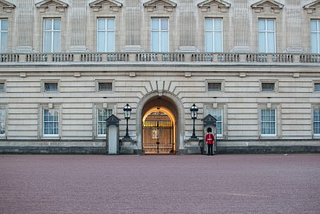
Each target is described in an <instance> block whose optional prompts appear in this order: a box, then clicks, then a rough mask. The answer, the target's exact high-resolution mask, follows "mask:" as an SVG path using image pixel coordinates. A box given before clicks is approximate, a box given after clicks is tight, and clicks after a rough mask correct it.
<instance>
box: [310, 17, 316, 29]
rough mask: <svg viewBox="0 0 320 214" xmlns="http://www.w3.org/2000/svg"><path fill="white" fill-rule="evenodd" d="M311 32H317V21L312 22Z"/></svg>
mask: <svg viewBox="0 0 320 214" xmlns="http://www.w3.org/2000/svg"><path fill="white" fill-rule="evenodd" d="M310 24H311V31H317V21H316V20H311V22H310Z"/></svg>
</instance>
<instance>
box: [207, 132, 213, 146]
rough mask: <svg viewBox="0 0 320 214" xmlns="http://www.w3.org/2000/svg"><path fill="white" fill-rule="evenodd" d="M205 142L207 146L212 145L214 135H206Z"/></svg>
mask: <svg viewBox="0 0 320 214" xmlns="http://www.w3.org/2000/svg"><path fill="white" fill-rule="evenodd" d="M206 142H207V144H213V142H214V135H213V134H211V133H208V134H207V135H206Z"/></svg>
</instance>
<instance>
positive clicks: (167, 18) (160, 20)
mask: <svg viewBox="0 0 320 214" xmlns="http://www.w3.org/2000/svg"><path fill="white" fill-rule="evenodd" d="M153 19H158V20H159V29H158V30H153V29H152V20H153ZM164 19H166V20H167V22H168V30H161V23H162V20H164ZM153 32H158V33H159V41H158V43H159V44H158V47H159V50H158V51H154V50H153V49H152V47H153V45H152V44H153V39H152V38H153V37H152V35H153ZM162 32H167V33H168V41H167V44H168V51H163V48H162V44H161V41H162V39H161V38H162V36H161V35H162V34H161V33H162ZM150 35H151V36H150V51H151V52H159V53H161V52H164V53H166V52H170V17H151V22H150Z"/></svg>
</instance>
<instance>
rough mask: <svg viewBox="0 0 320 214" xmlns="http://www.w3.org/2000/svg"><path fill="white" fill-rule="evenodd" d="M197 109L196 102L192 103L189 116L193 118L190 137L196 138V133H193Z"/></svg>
mask: <svg viewBox="0 0 320 214" xmlns="http://www.w3.org/2000/svg"><path fill="white" fill-rule="evenodd" d="M198 110H199V109H198V107H197V106H196V104H194V103H193V105H192V106H191V108H190V111H191V118H192V120H193V131H192V136H191V139H197V136H196V133H195V120H196V119H197V114H198Z"/></svg>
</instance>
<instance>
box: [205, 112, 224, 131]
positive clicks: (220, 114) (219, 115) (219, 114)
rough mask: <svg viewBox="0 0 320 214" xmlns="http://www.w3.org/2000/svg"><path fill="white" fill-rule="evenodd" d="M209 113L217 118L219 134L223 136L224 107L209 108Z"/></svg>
mask: <svg viewBox="0 0 320 214" xmlns="http://www.w3.org/2000/svg"><path fill="white" fill-rule="evenodd" d="M208 113H209V114H211V115H212V116H214V117H215V118H216V119H217V122H216V125H217V135H218V136H222V135H223V134H222V133H223V109H221V108H220V109H219V108H218V109H209V110H208Z"/></svg>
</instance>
